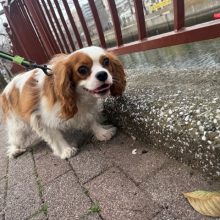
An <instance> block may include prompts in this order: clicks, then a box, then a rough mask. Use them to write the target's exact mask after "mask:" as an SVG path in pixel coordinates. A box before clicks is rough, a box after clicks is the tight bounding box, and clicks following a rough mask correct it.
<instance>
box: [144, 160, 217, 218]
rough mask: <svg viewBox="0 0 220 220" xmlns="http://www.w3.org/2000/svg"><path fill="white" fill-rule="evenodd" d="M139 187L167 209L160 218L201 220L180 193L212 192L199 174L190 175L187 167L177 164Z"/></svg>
mask: <svg viewBox="0 0 220 220" xmlns="http://www.w3.org/2000/svg"><path fill="white" fill-rule="evenodd" d="M140 187H141V188H142V189H143V190H145V191H146V192H148V193H150V194H151V196H152V198H153V200H154V201H157V202H158V203H159V204H160V205H161V206H162V207H165V209H167V210H166V211H163V212H162V214H161V215H162V216H163V215H165V216H166V215H167V214H169V215H170V216H173V217H174V218H177V219H198V220H200V219H202V218H201V215H200V214H198V213H197V212H195V211H194V210H193V209H192V208H191V206H190V205H189V204H188V202H187V201H186V199H185V198H184V196H183V195H182V192H190V191H195V190H199V189H201V190H213V186H211V185H210V184H208V182H207V181H205V180H204V178H203V177H202V176H201V175H200V174H196V173H195V174H194V175H192V170H191V169H190V168H189V167H187V166H184V165H182V164H179V163H177V162H173V163H172V164H170V165H168V166H167V167H164V169H162V170H161V171H159V172H158V173H157V174H155V175H154V176H152V177H151V178H149V179H148V180H146V182H145V183H142V184H141V185H140ZM159 216H160V215H159ZM180 216H181V218H180ZM160 217H161V216H160ZM205 219H207V218H205Z"/></svg>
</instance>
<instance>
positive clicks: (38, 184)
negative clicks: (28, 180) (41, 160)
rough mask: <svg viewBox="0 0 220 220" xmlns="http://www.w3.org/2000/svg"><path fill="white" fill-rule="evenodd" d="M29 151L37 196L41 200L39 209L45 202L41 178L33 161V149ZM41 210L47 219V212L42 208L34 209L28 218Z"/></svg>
mask: <svg viewBox="0 0 220 220" xmlns="http://www.w3.org/2000/svg"><path fill="white" fill-rule="evenodd" d="M30 153H31V157H32V160H33V163H34V172H33V174H34V176H35V180H36V183H37V186H38V193H39V197H40V200H41V203H42V204H41V209H42V207H43V205H44V204H46V203H45V201H44V199H43V185H42V183H41V179H40V177H39V175H38V172H37V167H36V163H35V158H34V155H33V150H32V151H31V152H30ZM41 211H43V213H44V215H45V216H46V219H48V217H47V213H45V211H44V210H38V211H36V212H35V213H34V214H33V215H32V216H30V217H29V218H31V217H33V216H34V215H37V214H39V213H40V212H41Z"/></svg>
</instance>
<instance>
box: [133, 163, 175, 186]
mask: <svg viewBox="0 0 220 220" xmlns="http://www.w3.org/2000/svg"><path fill="white" fill-rule="evenodd" d="M175 161H176V160H175ZM177 162H178V161H177ZM171 164H172V163H171V162H170V161H166V162H165V163H164V164H163V165H162V166H161V167H159V168H157V169H155V170H154V171H153V172H151V173H150V174H149V175H147V176H146V178H145V179H144V180H143V181H142V182H147V181H148V179H149V178H150V177H153V176H155V175H156V174H157V173H158V172H160V171H161V170H163V169H166V168H167V167H168V166H169V165H171ZM140 185H141V183H137V186H138V188H139V189H141V190H142V188H140Z"/></svg>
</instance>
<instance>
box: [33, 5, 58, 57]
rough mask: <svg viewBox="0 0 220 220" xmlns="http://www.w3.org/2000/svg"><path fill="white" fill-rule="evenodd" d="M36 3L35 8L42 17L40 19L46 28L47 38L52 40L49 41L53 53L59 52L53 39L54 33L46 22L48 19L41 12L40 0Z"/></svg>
mask: <svg viewBox="0 0 220 220" xmlns="http://www.w3.org/2000/svg"><path fill="white" fill-rule="evenodd" d="M36 5H37V8H38V11H39V13H40V17H42V18H43V19H41V20H42V22H43V23H44V26H45V27H46V28H47V30H46V31H47V33H48V35H49V36H48V37H49V39H50V41H52V42H51V43H52V45H53V48H54V53H55V54H56V53H59V52H60V49H59V47H58V45H57V42H56V41H55V38H54V35H53V33H52V31H51V28H50V26H49V23H48V21H47V19H46V16H45V14H44V12H43V9H42V7H41V5H40V2H39V1H36Z"/></svg>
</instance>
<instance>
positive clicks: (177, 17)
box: [173, 0, 185, 31]
mask: <svg viewBox="0 0 220 220" xmlns="http://www.w3.org/2000/svg"><path fill="white" fill-rule="evenodd" d="M173 10H174V30H176V31H178V30H180V29H182V28H183V27H184V26H185V5H184V0H173Z"/></svg>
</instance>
